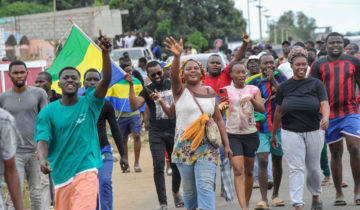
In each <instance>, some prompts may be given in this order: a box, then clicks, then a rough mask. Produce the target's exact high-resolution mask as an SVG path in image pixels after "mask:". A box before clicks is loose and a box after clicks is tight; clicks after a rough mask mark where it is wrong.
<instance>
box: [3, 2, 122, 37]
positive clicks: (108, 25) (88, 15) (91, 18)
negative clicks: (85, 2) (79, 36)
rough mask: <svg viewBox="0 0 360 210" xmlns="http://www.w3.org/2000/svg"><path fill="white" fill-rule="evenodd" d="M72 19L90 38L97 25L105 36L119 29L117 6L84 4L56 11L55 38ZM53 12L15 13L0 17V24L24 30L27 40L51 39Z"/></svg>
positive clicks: (67, 26) (120, 31) (119, 21)
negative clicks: (80, 6) (11, 15)
mask: <svg viewBox="0 0 360 210" xmlns="http://www.w3.org/2000/svg"><path fill="white" fill-rule="evenodd" d="M70 19H71V20H72V21H73V22H74V23H76V24H77V25H78V26H80V27H81V28H82V29H83V31H84V32H85V33H87V34H88V35H89V36H90V37H91V38H92V39H95V38H96V37H98V29H99V28H101V29H102V31H103V33H104V34H106V35H108V36H109V37H114V36H115V35H116V34H121V33H122V23H121V14H120V10H110V9H109V6H101V7H85V8H80V9H72V10H65V11H58V12H56V39H61V38H63V36H64V35H65V33H66V32H68V31H69V29H70V26H71V25H72V23H71V22H70V21H69V20H70ZM53 21H54V13H53V12H47V13H38V14H32V15H23V16H16V17H5V18H0V28H4V29H5V31H16V32H18V33H21V34H24V35H26V36H27V37H28V39H29V40H34V39H45V40H53V39H54V32H53V31H54V28H53V24H54V22H53Z"/></svg>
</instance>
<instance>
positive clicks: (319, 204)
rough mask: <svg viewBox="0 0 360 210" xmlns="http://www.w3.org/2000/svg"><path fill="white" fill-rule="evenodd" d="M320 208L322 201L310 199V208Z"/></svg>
mask: <svg viewBox="0 0 360 210" xmlns="http://www.w3.org/2000/svg"><path fill="white" fill-rule="evenodd" d="M318 209H322V201H314V200H313V201H312V204H311V210H318Z"/></svg>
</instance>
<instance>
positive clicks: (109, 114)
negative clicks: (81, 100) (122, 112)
mask: <svg viewBox="0 0 360 210" xmlns="http://www.w3.org/2000/svg"><path fill="white" fill-rule="evenodd" d="M106 120H107V121H108V123H109V125H110V129H111V134H112V136H113V137H114V141H115V144H116V147H117V148H118V150H119V153H120V155H121V156H123V155H124V154H125V151H124V143H123V139H122V136H121V133H120V128H119V125H118V124H117V121H116V117H115V110H114V107H113V105H112V104H111V102H110V101H108V100H105V104H104V106H103V108H102V110H101V113H100V116H99V119H98V122H97V129H98V133H99V142H100V148H101V149H102V148H103V147H105V146H106V145H109V141H108V138H107V134H106Z"/></svg>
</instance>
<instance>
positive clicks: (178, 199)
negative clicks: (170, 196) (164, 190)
mask: <svg viewBox="0 0 360 210" xmlns="http://www.w3.org/2000/svg"><path fill="white" fill-rule="evenodd" d="M174 203H175V207H176V208H182V207H184V200H183V198H182V196H178V197H176V198H174Z"/></svg>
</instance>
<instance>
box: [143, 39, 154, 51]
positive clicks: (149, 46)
mask: <svg viewBox="0 0 360 210" xmlns="http://www.w3.org/2000/svg"><path fill="white" fill-rule="evenodd" d="M144 39H145V42H146V47H147V48H151V45H152V44H153V43H154V39H153V38H152V37H151V36H149V37H144Z"/></svg>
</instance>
